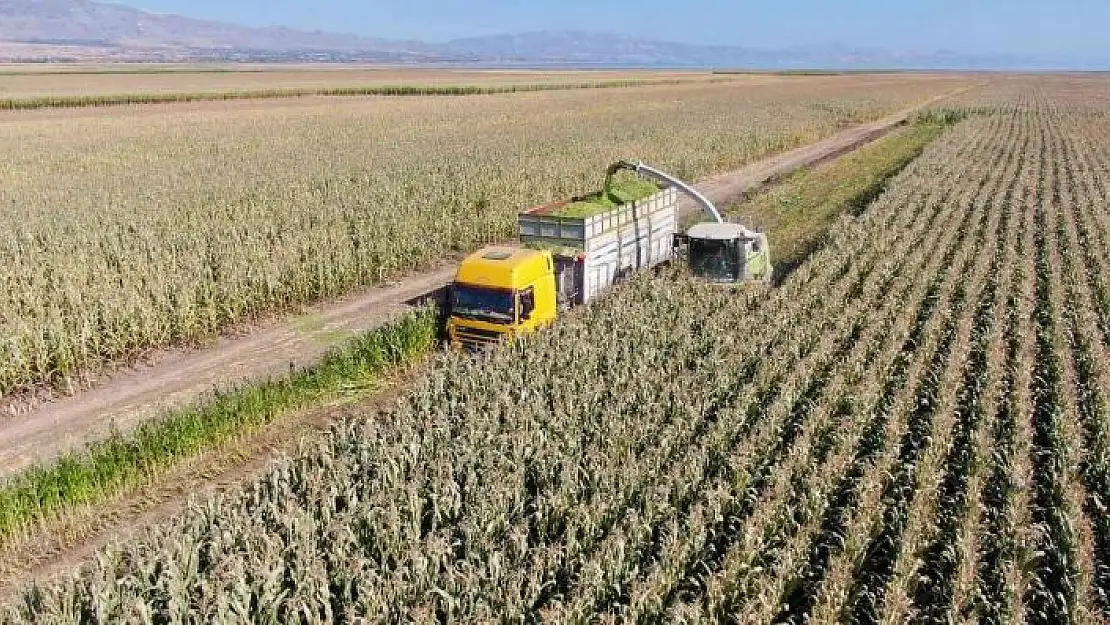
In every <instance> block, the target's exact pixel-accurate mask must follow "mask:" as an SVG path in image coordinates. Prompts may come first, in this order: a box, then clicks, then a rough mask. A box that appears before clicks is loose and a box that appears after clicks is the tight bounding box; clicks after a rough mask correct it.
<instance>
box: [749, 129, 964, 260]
mask: <svg viewBox="0 0 1110 625" xmlns="http://www.w3.org/2000/svg"><path fill="white" fill-rule="evenodd" d="M956 121H958V119H957V117H955V116H952V117H945V116H931V117H922V118H919V119H917V120H915V121H914V122H912V123H911V124H909V125H907V126H905V127H903V128H900V129H898V130H896V131H894V132H893V133H891V134H889V135H887V136H886V137H884V138H882V139H879V140H878V141H875V142H874V143H871V144H869V145H866V146H864V147H862V148H860V149H858V150H855V151H854V152H851V153H849V154H847V155H845V156H842V157H840V158H838V159H836V160H834V161H832V162H831V163H828V164H826V165H821V166H818V167H815V168H807V169H802V170H799V171H798V172H796V173H794V174H793V175H791V176H789V177H788V178H787V179H786V180H785V181H783V182H782V183H781V184H779V185H778V186H775V187H774V188H772V189H770V190H768V191H766V192H763V193H761V194H759V195H756V196H755V197H754V198H752V200H751V201H749V202H745V203H743V204H737V205H734V206H731V207H729V209H728V211H727V212H728V213H729V214H731V215H737V216H742V217H744V219H749V218H750V219H751V222H752V225H754V226H757V227H759V228H761V229H762V230H764V231H765V232H767V233H768V235H769V237H770V240H771V254H772V260H773V261H774V264H775V276H776V280H778V281H781V280H782V279H784V278H785V277H786V276H788V275H789V274H790V273H791V272H792V271H793V270H794V269H795V268H797V267H798V265H800V264H801V263H802V262H804V261H805V259H806V258H808V257H809V255H810V254H812V253H813V252H814V251H815V250H817V249H819V248H820V247H821V246H822V245H823V244H824V242H825V238H826V235H827V233H828V229H829V227H830V226H831V225H832V224H833V222H834V221H835V220H836V219H837V218H838V217H839V216H840V215H841V214H843V213H852V214H859V213H860V212H862V211H863V210H864V209H865V208H867V206H868V205H869V204H871V202H873V201H874V200H875V199H876V198H877V197H879V195H881V194H882V192H883V191H884V190H885V189H886V186H887V182H888V181H889V180H890V179H891V178H893V177H894V176H896V175H898V173H899V172H901V171H902V170H903V169H905V168H906V166H907V165H909V164H910V163H911V162H912V161H913V160H914V159H916V158H917V157H918V156H920V155H921V152H922V151H923V150H924V149H925V147H926V146H928V145H929V144H930V143H932V142H933V140H934V139H936V138H937V137H939V136H940V134H941V133H942V132H944V129H945V128H947V127H948V126H949V125H951V124H953V123H955V122H956Z"/></svg>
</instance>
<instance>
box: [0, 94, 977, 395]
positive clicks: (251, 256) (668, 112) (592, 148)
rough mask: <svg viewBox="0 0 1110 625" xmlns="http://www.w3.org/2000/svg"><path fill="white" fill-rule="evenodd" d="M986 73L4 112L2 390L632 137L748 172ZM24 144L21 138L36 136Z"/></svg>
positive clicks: (498, 195)
mask: <svg viewBox="0 0 1110 625" xmlns="http://www.w3.org/2000/svg"><path fill="white" fill-rule="evenodd" d="M968 83H969V80H968V79H964V78H960V77H944V78H937V77H927V76H926V77H913V76H874V77H836V76H834V77H812V78H808V77H807V78H789V79H783V78H775V79H774V80H773V81H772V82H771V83H768V84H766V85H761V86H755V87H752V86H746V85H745V84H744V83H743V82H741V83H738V84H732V83H721V84H691V85H677V86H658V87H650V88H648V87H641V88H627V89H617V90H609V91H607V92H606V93H605V94H603V95H602V94H600V93H598V92H594V91H560V92H548V93H542V94H516V95H511V96H489V97H473V98H470V97H468V98H461V99H451V100H436V99H419V98H417V99H405V98H352V99H344V100H327V99H318V100H313V101H311V102H296V103H291V104H290V105H289V106H279V105H275V104H274V102H272V101H271V102H266V103H253V102H252V103H244V104H243V105H242V106H239V105H233V104H226V103H215V104H190V105H185V106H181V107H178V106H176V105H167V106H164V107H155V108H157V112H154V113H152V112H151V108H152V107H125V108H119V109H113V110H110V111H107V110H99V111H95V112H88V111H74V112H73V113H72V114H66V115H61V114H59V113H58V112H57V111H42V112H26V113H9V114H6V115H4V116H0V145H6V146H8V148H9V149H7V150H5V155H6V156H5V158H4V159H3V160H2V161H0V178H2V179H3V180H4V181H5V184H4V185H3V187H2V188H0V215H2V216H3V218H4V219H5V222H6V223H11V224H14V226H13V227H12V228H9V229H7V230H5V231H4V232H3V233H2V234H0V264H3V265H4V266H7V267H10V268H11V269H10V271H9V272H6V273H4V274H2V275H0V341H2V342H3V344H4V349H2V350H0V353H2V354H3V356H2V357H0V396H3V397H11V396H12V395H13V394H15V393H20V392H25V391H29V390H33V389H36V388H42V387H44V386H60V387H62V388H67V387H69V386H70V385H71V384H76V385H77V386H80V385H82V384H83V383H84V381H85V379H86V374H87V373H88V372H90V371H95V370H96V369H97V368H98V367H100V366H101V365H103V364H104V363H116V362H122V361H127V360H129V359H132V358H135V357H137V356H139V355H141V354H142V353H144V352H145V351H146V350H149V349H150V348H154V347H159V346H166V345H181V344H195V343H198V342H202V341H205V340H207V339H209V338H211V337H212V336H214V335H215V334H216V333H218V332H220V331H223V330H225V329H227V328H228V327H231V326H235V325H237V324H242V323H247V322H250V321H252V320H254V319H257V318H259V317H261V316H266V315H270V314H274V313H279V312H282V311H286V310H288V309H290V308H294V307H297V306H299V305H301V304H304V303H307V302H311V301H313V300H316V299H320V298H327V297H333V296H337V295H341V294H344V293H347V292H349V291H351V290H353V289H357V288H360V287H364V286H367V285H372V284H376V283H379V282H381V281H382V280H385V279H388V278H391V277H396V276H399V275H404V274H406V273H409V272H411V271H413V270H414V269H416V268H419V267H422V266H425V265H426V264H428V263H430V262H432V261H433V260H434V259H436V258H438V257H440V256H441V255H442V254H443V253H444V252H445V251H446V252H450V251H465V250H470V249H472V248H474V247H476V246H478V245H480V244H481V243H484V242H487V241H490V240H495V239H504V238H507V237H508V236H510V235H511V233H512V227H513V223H514V222H513V215H514V214H515V211H516V210H518V209H519V208H520V207H522V206H530V205H537V204H542V203H546V202H549V201H551V200H553V199H558V198H562V197H567V196H570V195H575V194H578V193H581V192H584V191H587V190H590V189H594V188H596V187H597V185H598V183H599V181H600V176H601V172H603V171H604V167H605V166H606V165H607V164H608V163H609V162H611V161H613V160H617V159H619V158H639V159H643V160H645V161H648V162H654V163H656V164H659V165H661V166H663V167H665V168H668V169H670V170H671V171H673V172H674V173H676V174H678V175H680V176H683V177H686V178H696V177H698V176H701V175H704V174H709V173H715V172H721V171H727V170H730V169H734V168H736V167H738V166H740V165H742V164H745V163H748V162H751V161H753V160H756V159H759V158H761V157H765V156H767V155H770V154H774V153H778V152H781V151H783V150H785V149H787V148H791V147H794V146H797V145H800V144H804V143H808V142H811V141H813V140H815V139H817V138H820V137H824V136H828V135H830V134H832V133H834V132H835V131H836V130H838V129H840V128H843V127H845V126H848V125H851V124H855V123H860V122H863V121H868V120H872V119H876V118H878V117H881V116H882V115H883V114H885V113H887V112H889V111H892V110H896V109H900V108H904V107H905V106H907V105H908V104H912V103H914V102H919V101H921V100H924V99H926V98H927V97H930V96H935V95H938V94H941V93H945V92H946V91H949V90H951V89H953V88H954V87H957V86H959V85H963V84H968ZM17 148H18V149H17Z"/></svg>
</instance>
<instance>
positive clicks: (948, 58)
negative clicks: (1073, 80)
mask: <svg viewBox="0 0 1110 625" xmlns="http://www.w3.org/2000/svg"><path fill="white" fill-rule="evenodd" d="M5 50H7V51H8V52H7V57H8V58H9V59H10V58H16V57H18V58H19V59H24V60H32V59H33V60H59V59H65V60H81V59H117V60H152V61H155V60H247V61H250V60H271V61H274V60H276V61H282V60H325V61H326V60H330V61H355V60H360V61H391V62H402V63H429V62H441V63H442V62H448V63H473V64H508V65H544V64H558V65H627V66H669V67H736V68H764V69H794V68H857V69H868V68H886V69H899V68H917V69H935V68H951V69H976V68H997V69H1010V68H1017V67H1046V68H1047V67H1055V66H1058V65H1061V63H1060V62H1059V61H1046V60H1044V59H1035V58H1019V57H1011V56H972V55H964V54H959V53H957V52H951V51H940V52H934V53H927V54H911V53H896V52H890V51H888V50H884V49H881V48H855V47H851V46H844V45H832V46H814V47H795V48H787V49H782V50H754V49H747V48H742V47H732V46H700V45H691V44H682V43H673V42H665V41H653V40H647V39H640V38H635V37H628V36H624V35H613V34H604V33H591V32H581V31H555V32H553V31H539V32H530V33H521V34H506V35H495V36H486V37H473V38H466V39H458V40H455V41H451V42H448V43H444V44H430V43H423V42H419V41H397V40H390V39H377V38H369V37H361V36H357V35H352V34H339V33H327V32H319V31H312V32H309V31H302V30H295V29H291V28H284V27H271V28H249V27H246V26H237V25H234V24H226V23H222V22H214V21H208V20H201V19H194V18H190V17H184V16H179V15H164V14H157V13H150V12H147V11H142V10H139V9H135V8H131V7H128V6H124V5H120V4H107V3H102V2H93V1H91V0H0V58H4V57H5ZM1063 65H1064V66H1068V65H1069V64H1068V63H1066V62H1065V63H1064V64H1063ZM1070 65H1071V66H1074V65H1075V64H1074V63H1071V64H1070Z"/></svg>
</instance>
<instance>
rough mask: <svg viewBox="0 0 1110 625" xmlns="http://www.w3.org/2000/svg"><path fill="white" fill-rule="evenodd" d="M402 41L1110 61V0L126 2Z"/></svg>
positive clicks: (252, 22)
mask: <svg viewBox="0 0 1110 625" xmlns="http://www.w3.org/2000/svg"><path fill="white" fill-rule="evenodd" d="M116 1H120V2H122V3H124V4H133V5H135V6H138V7H140V8H143V9H146V10H149V11H158V12H170V13H180V14H183V15H190V16H195V17H204V18H210V19H218V20H224V21H232V22H236V23H241V24H247V25H251V26H270V25H276V24H280V25H284V26H290V27H294V28H302V29H321V30H330V31H337V32H354V33H358V34H362V35H367V36H375V37H387V38H395V39H421V40H425V41H445V40H448V39H452V38H456V37H467V36H473V35H486V34H495V33H505V32H520V31H527V30H539V29H585V30H594V31H605V32H620V33H625V34H630V35H635V36H644V37H652V38H656V39H667V40H671V41H682V42H688V43H699V42H701V43H709V44H727V45H740V46H747V47H755V48H782V47H788V46H794V45H820V44H827V43H848V44H852V45H860V46H883V47H887V48H891V49H894V50H915V51H934V50H937V49H940V48H946V49H953V50H957V51H959V52H968V53H992V52H997V53H1027V54H1039V55H1043V54H1049V55H1068V56H1073V55H1079V56H1091V55H1095V56H1102V57H1110V0H1042V1H1039V2H1038V1H1031V0H901V1H899V0H840V1H836V0H769V1H764V2H756V1H751V0H682V1H676V0H638V1H631V0H311V1H306V0H116Z"/></svg>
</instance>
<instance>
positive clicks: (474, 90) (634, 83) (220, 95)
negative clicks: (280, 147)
mask: <svg viewBox="0 0 1110 625" xmlns="http://www.w3.org/2000/svg"><path fill="white" fill-rule="evenodd" d="M728 80H730V79H728V78H706V79H700V78H699V79H693V80H692V79H682V78H668V79H654V80H600V81H594V82H576V83H558V82H552V83H530V84H510V85H369V86H364V87H320V88H315V87H312V88H288V89H249V90H237V91H198V92H192V93H185V92H179V93H120V94H104V95H70V96H35V97H29V98H7V99H0V111H27V110H35V109H48V108H90V107H100V106H123V105H127V104H172V103H182V102H217V101H223V100H262V99H271V98H300V97H308V96H466V95H494V94H501V93H523V92H532V91H567V90H573V89H618V88H622V87H654V86H662V85H680V84H685V83H688V82H705V83H715V82H725V81H728Z"/></svg>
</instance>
